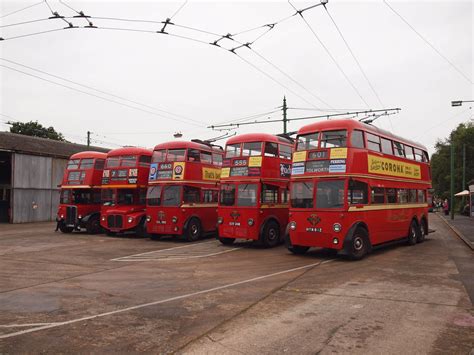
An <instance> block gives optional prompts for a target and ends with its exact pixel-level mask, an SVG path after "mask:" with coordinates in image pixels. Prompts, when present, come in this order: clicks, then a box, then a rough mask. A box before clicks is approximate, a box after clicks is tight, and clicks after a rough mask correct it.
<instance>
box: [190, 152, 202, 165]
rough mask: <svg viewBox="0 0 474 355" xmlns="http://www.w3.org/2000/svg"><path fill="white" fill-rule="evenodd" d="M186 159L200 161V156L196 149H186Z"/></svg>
mask: <svg viewBox="0 0 474 355" xmlns="http://www.w3.org/2000/svg"><path fill="white" fill-rule="evenodd" d="M188 161H194V162H198V161H201V156H200V155H199V150H197V149H188Z"/></svg>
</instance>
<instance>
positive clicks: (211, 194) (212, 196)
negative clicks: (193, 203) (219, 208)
mask: <svg viewBox="0 0 474 355" xmlns="http://www.w3.org/2000/svg"><path fill="white" fill-rule="evenodd" d="M217 196H218V192H217V190H202V202H207V203H210V202H217Z"/></svg>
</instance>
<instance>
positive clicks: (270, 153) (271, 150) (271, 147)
mask: <svg viewBox="0 0 474 355" xmlns="http://www.w3.org/2000/svg"><path fill="white" fill-rule="evenodd" d="M265 156H266V157H277V156H278V144H277V143H272V142H265Z"/></svg>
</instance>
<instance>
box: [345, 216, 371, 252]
mask: <svg viewBox="0 0 474 355" xmlns="http://www.w3.org/2000/svg"><path fill="white" fill-rule="evenodd" d="M357 227H363V228H365V229H366V230H367V232H368V231H369V228H368V227H367V225H366V224H365V223H364V222H362V221H357V222H354V223H353V224H352V226H351V227H350V228H349V230H348V231H347V233H346V236H345V237H344V242H343V244H342V249H341V250H340V251H339V253H340V254H343V255H346V254H347V248H348V247H349V246H350V241H351V238H352V235H353V234H354V232H355V230H356V228H357ZM371 250H372V243H371V242H370V234H369V250H368V252H370V251H371Z"/></svg>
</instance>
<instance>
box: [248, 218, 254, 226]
mask: <svg viewBox="0 0 474 355" xmlns="http://www.w3.org/2000/svg"><path fill="white" fill-rule="evenodd" d="M254 223H255V221H254V220H253V219H252V218H249V220H248V221H247V224H248V225H249V226H250V227H252V226H253V225H254Z"/></svg>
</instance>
